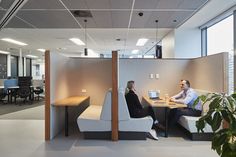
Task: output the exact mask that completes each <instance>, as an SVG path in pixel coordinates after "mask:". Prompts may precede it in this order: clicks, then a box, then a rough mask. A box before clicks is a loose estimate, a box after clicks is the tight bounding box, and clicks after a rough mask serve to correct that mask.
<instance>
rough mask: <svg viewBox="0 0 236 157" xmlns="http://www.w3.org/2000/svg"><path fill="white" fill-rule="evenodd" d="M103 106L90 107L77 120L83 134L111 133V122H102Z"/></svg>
mask: <svg viewBox="0 0 236 157" xmlns="http://www.w3.org/2000/svg"><path fill="white" fill-rule="evenodd" d="M101 112H102V106H96V105H90V106H89V107H88V108H87V109H86V110H85V111H84V112H83V113H82V114H81V115H80V116H79V118H78V119H77V123H78V126H79V129H80V131H81V132H86V131H90V132H93V131H94V132H96V131H111V122H110V121H105V120H100V115H101Z"/></svg>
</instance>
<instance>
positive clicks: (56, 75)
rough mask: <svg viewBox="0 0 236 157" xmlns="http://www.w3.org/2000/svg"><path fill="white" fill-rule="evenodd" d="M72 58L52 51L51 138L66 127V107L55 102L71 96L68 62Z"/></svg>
mask: <svg viewBox="0 0 236 157" xmlns="http://www.w3.org/2000/svg"><path fill="white" fill-rule="evenodd" d="M70 60H71V59H70V58H68V57H65V56H62V55H60V54H58V53H50V104H51V106H50V139H52V138H53V137H55V136H56V135H57V134H58V133H59V132H61V130H62V129H63V127H64V123H65V121H64V119H65V117H64V107H55V106H53V104H54V103H55V102H56V101H58V100H61V99H63V98H66V97H68V96H70V87H69V79H68V76H69V73H68V71H67V70H68V63H69V62H70Z"/></svg>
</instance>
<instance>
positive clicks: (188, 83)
mask: <svg viewBox="0 0 236 157" xmlns="http://www.w3.org/2000/svg"><path fill="white" fill-rule="evenodd" d="M182 81H185V82H186V84H187V85H188V87H190V82H189V80H182Z"/></svg>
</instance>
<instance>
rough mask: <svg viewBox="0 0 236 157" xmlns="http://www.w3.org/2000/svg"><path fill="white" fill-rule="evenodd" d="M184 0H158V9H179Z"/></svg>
mask: <svg viewBox="0 0 236 157" xmlns="http://www.w3.org/2000/svg"><path fill="white" fill-rule="evenodd" d="M182 1H183V0H174V1H173V0H160V1H158V4H157V7H156V8H158V9H177V8H178V6H179V5H180V4H181V2H182Z"/></svg>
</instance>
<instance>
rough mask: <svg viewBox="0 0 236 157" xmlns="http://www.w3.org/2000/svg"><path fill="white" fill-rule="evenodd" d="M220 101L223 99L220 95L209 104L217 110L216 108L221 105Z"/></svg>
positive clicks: (210, 107) (211, 108) (212, 108)
mask: <svg viewBox="0 0 236 157" xmlns="http://www.w3.org/2000/svg"><path fill="white" fill-rule="evenodd" d="M220 101H221V98H220V97H217V98H215V99H214V100H213V101H211V103H210V104H209V109H210V110H215V109H218V108H219V107H220Z"/></svg>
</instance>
